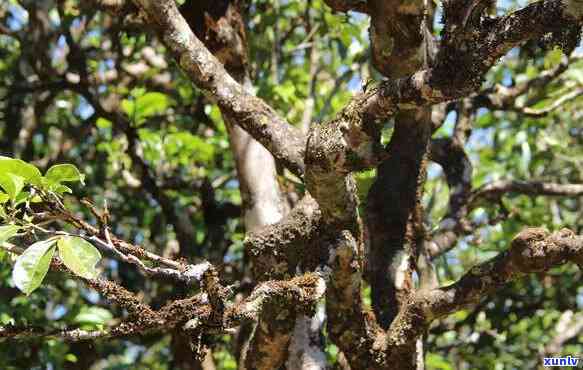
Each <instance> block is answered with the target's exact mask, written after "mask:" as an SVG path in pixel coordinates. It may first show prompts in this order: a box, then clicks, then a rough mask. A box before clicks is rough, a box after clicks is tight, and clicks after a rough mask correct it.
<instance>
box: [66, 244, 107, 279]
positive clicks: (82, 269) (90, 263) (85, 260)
mask: <svg viewBox="0 0 583 370" xmlns="http://www.w3.org/2000/svg"><path fill="white" fill-rule="evenodd" d="M57 246H58V247H59V257H61V260H62V261H63V263H64V264H65V266H67V268H69V270H71V271H72V272H73V273H75V274H76V275H79V276H81V277H84V278H86V279H93V278H95V277H97V275H98V274H99V272H98V271H97V269H95V265H97V262H99V260H100V259H101V254H100V253H99V251H98V250H97V248H95V247H94V246H93V245H91V243H89V242H87V241H85V240H84V239H81V238H77V237H69V236H65V237H62V238H60V239H59V241H58V242H57Z"/></svg>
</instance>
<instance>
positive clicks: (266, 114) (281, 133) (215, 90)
mask: <svg viewBox="0 0 583 370" xmlns="http://www.w3.org/2000/svg"><path fill="white" fill-rule="evenodd" d="M134 2H135V3H136V4H137V5H138V6H139V7H140V8H142V9H143V10H144V12H145V13H146V14H147V15H148V18H149V23H150V24H151V25H152V26H154V28H155V29H156V30H157V31H158V33H159V34H160V38H161V40H162V41H163V42H164V44H165V45H166V47H168V49H169V50H170V52H171V53H172V54H173V55H174V58H175V59H176V61H177V63H178V64H179V65H180V67H181V68H182V69H183V70H184V71H185V72H186V74H187V75H188V77H189V78H190V79H191V80H192V81H193V82H194V83H195V84H196V85H197V86H198V87H199V88H201V89H202V90H204V91H205V92H206V93H207V94H208V95H209V96H210V97H211V99H212V100H213V101H215V102H216V103H217V104H218V106H219V107H220V108H221V111H222V112H223V113H224V114H228V115H229V116H231V117H233V119H234V120H236V122H237V123H238V124H239V125H240V126H241V127H243V128H244V129H245V130H246V131H247V132H249V133H250V134H251V135H252V136H253V137H254V138H255V139H256V140H257V141H259V142H260V143H261V144H263V145H264V146H265V147H266V148H267V149H268V150H269V151H270V152H271V153H272V154H273V156H274V157H275V158H276V159H277V160H279V161H281V162H282V163H283V164H284V165H285V166H286V167H287V168H289V169H290V170H291V171H292V172H294V173H296V174H297V175H300V176H301V175H302V174H303V169H304V163H303V151H304V148H305V143H306V138H305V136H304V135H303V134H302V133H301V131H299V130H298V129H296V128H294V127H293V126H291V125H289V124H288V123H287V122H286V121H285V120H284V119H283V118H281V117H280V116H279V115H278V114H277V113H276V112H275V111H274V110H273V108H271V107H270V106H268V105H267V104H266V103H265V102H264V101H263V100H261V99H259V98H257V97H255V96H253V95H251V94H249V93H248V92H247V91H246V90H245V89H244V88H243V86H241V85H240V84H238V83H237V82H236V81H235V80H234V79H233V78H232V77H231V76H230V75H229V74H228V73H227V72H226V71H225V68H224V67H223V65H222V64H221V63H220V62H219V61H218V60H217V59H216V58H215V57H214V56H213V55H212V54H211V53H210V52H209V51H208V49H207V48H206V47H205V46H204V44H203V43H202V42H201V41H200V40H199V39H198V38H197V37H196V36H195V35H194V33H193V32H192V30H191V29H190V27H189V25H188V23H186V21H185V20H184V18H183V17H182V15H181V14H180V12H179V11H178V8H177V7H176V4H175V3H174V1H169V0H165V1H153V0H135V1H134Z"/></svg>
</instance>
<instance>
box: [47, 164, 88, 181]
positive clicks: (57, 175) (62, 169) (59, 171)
mask: <svg viewBox="0 0 583 370" xmlns="http://www.w3.org/2000/svg"><path fill="white" fill-rule="evenodd" d="M45 177H46V178H47V180H49V181H50V182H53V183H57V184H60V183H62V182H76V181H80V182H81V183H82V184H83V180H84V179H85V176H84V175H83V174H82V173H81V172H79V170H78V169H77V167H75V166H73V165H72V164H57V165H54V166H52V167H51V168H49V170H48V171H47V173H46V175H45Z"/></svg>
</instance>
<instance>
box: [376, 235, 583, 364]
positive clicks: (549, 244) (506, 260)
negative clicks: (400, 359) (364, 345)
mask: <svg viewBox="0 0 583 370" xmlns="http://www.w3.org/2000/svg"><path fill="white" fill-rule="evenodd" d="M567 262H572V263H576V264H578V265H579V266H583V235H575V234H574V233H573V232H572V231H570V230H567V229H563V230H561V231H558V232H555V233H553V234H550V233H549V232H548V231H546V230H544V229H541V228H527V229H525V230H523V231H522V232H520V233H519V234H518V235H517V236H516V237H515V238H514V239H513V240H512V242H511V245H510V248H509V250H508V251H505V252H502V253H500V254H499V255H498V256H496V257H494V258H493V259H491V260H489V261H486V262H483V263H481V264H479V265H477V266H474V267H473V268H472V269H471V270H470V271H468V272H467V273H466V275H464V276H463V277H462V278H461V279H460V280H458V281H457V282H456V283H454V284H452V285H449V286H446V287H442V288H438V289H434V290H430V291H418V292H417V293H415V294H413V295H412V296H411V297H410V299H409V301H408V303H407V306H406V307H404V309H403V310H402V311H401V312H400V313H399V316H397V318H396V319H395V321H394V322H393V324H392V325H391V327H390V329H389V331H388V333H387V342H386V345H387V350H388V352H389V353H393V354H394V353H398V352H399V351H400V350H401V349H403V348H406V347H407V346H411V345H413V344H414V343H415V340H416V338H418V337H419V336H420V335H422V334H423V333H424V332H425V330H426V329H427V328H428V327H429V324H430V323H431V322H432V321H433V320H436V319H439V318H441V317H444V316H447V315H450V314H452V313H454V312H456V311H459V310H460V309H463V308H465V307H467V306H471V305H474V304H477V303H478V302H480V300H481V299H482V298H484V297H485V296H486V295H487V294H490V293H492V292H493V291H495V290H496V289H498V288H500V287H501V286H502V285H504V284H507V283H509V282H510V281H512V280H515V279H517V278H520V277H522V276H524V275H526V274H530V273H538V272H543V271H547V270H549V269H551V268H553V267H556V266H560V265H563V264H565V263H567Z"/></svg>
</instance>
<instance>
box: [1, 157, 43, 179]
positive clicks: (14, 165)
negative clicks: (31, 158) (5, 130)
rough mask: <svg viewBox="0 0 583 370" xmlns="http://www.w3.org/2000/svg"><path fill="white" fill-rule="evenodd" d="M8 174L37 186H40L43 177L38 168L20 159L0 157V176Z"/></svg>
mask: <svg viewBox="0 0 583 370" xmlns="http://www.w3.org/2000/svg"><path fill="white" fill-rule="evenodd" d="M7 173H12V174H14V175H17V176H20V177H22V178H23V179H24V181H25V182H27V183H30V184H33V185H37V186H39V185H40V179H41V177H42V175H41V173H40V171H39V169H38V168H36V166H34V165H32V164H30V163H26V162H25V161H23V160H20V159H15V158H9V157H2V156H0V174H7Z"/></svg>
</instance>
